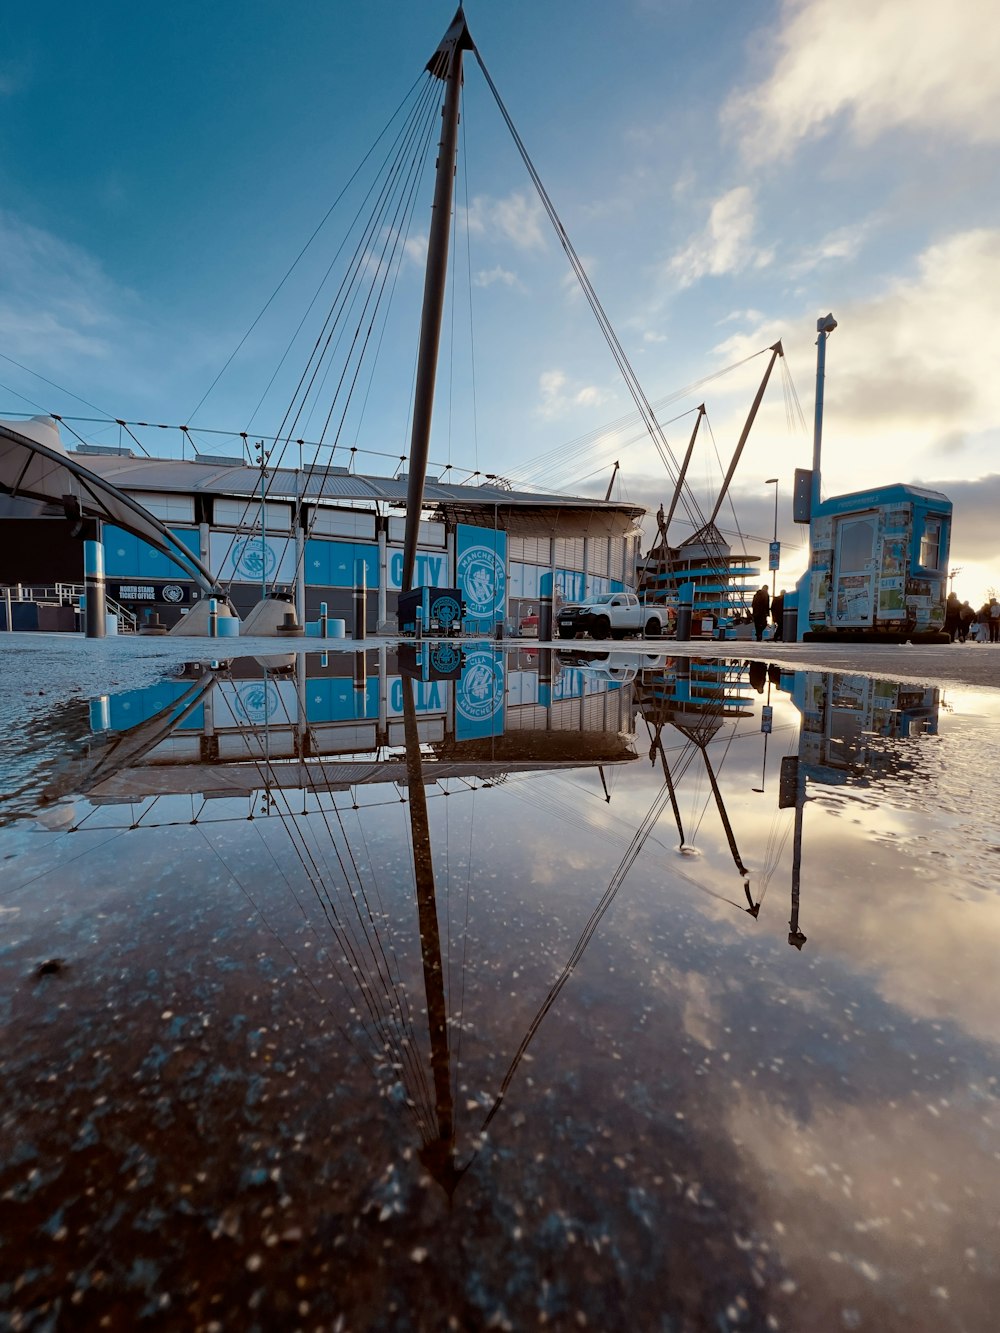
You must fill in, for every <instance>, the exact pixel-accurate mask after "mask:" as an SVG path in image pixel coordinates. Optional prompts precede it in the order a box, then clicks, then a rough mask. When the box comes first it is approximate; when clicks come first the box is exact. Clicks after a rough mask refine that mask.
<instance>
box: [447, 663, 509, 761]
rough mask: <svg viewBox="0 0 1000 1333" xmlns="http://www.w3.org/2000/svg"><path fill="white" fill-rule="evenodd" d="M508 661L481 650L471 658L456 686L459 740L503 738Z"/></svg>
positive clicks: (456, 715)
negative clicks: (504, 697) (481, 737)
mask: <svg viewBox="0 0 1000 1333" xmlns="http://www.w3.org/2000/svg"><path fill="white" fill-rule="evenodd" d="M503 696H504V659H503V654H502V653H494V652H493V651H492V650H491V649H489V648H481V649H477V650H474V651H473V652H470V653H468V654H467V656H466V659H465V669H464V670H463V672H462V677H461V679H460V680H458V681H456V683H455V737H456V739H457V740H462V741H464V740H471V739H473V738H475V737H477V736H500V735H502V734H503Z"/></svg>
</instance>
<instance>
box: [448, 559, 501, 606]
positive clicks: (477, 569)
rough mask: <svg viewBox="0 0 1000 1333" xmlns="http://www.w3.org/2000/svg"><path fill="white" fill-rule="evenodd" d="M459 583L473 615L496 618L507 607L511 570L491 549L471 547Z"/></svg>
mask: <svg viewBox="0 0 1000 1333" xmlns="http://www.w3.org/2000/svg"><path fill="white" fill-rule="evenodd" d="M457 572H458V584H459V587H461V589H462V590H463V592H464V593H465V604H466V606H467V607H468V609H469V612H470V614H471V615H473V616H492V615H493V613H494V611H496V610H497V609H498V608H499V607H501V606H503V600H504V590H505V588H506V586H507V571H506V570H505V569H504V566H503V560H502V558H501V557H500V556H499V554H498V553H497V552H495V551H493V550H492V549H491V548H490V547H489V546H470V547H468V548H467V549H466V550H465V551H463V552H462V554H461V556H460V557H459V561H458V571H457Z"/></svg>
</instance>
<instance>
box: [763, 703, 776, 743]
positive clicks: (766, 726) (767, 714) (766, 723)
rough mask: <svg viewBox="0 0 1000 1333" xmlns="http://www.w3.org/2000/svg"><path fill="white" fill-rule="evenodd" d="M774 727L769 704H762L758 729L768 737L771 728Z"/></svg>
mask: <svg viewBox="0 0 1000 1333" xmlns="http://www.w3.org/2000/svg"><path fill="white" fill-rule="evenodd" d="M773 726H774V709H773V707H772V706H771V705H770V704H764V706H763V707H762V708H761V710H760V729H761V731H762V732H763V733H764V735H765V736H770V734H771V728H772V727H773Z"/></svg>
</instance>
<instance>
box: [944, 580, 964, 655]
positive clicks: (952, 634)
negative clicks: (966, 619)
mask: <svg viewBox="0 0 1000 1333" xmlns="http://www.w3.org/2000/svg"><path fill="white" fill-rule="evenodd" d="M961 623H962V604H961V602H960V601H959V600H958V593H957V592H955V591H954V590H952V591H951V592H950V593H949V594H948V600H947V601H946V602H945V604H944V630H945V633H946V634H947V635H948V638H949V639H951V641H952V643H954V642H955V638H956V636H957V634H958V630H959V626H960V625H961Z"/></svg>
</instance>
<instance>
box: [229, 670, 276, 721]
mask: <svg viewBox="0 0 1000 1333" xmlns="http://www.w3.org/2000/svg"><path fill="white" fill-rule="evenodd" d="M235 704H236V707H235V709H234V711H235V712H236V713H238V714H239V713H242V714H243V716H244V717H245V718H246V720H247V721H248V722H249V723H250V724H251V726H257V725H258V724H259V723H261V722H268V721H270V719H271V718H272V717H274V716H275V715H276V714H277V712H278V709H279V708H280V707H281V696H280V695H279V694H278V690H277V687H276V686H275V685H274V684H273V683H272V682H270V681H263V680H258V681H254V682H253V683H252V684H250V685H243V686H241V687H240V688H239V689H237V691H236V700H235Z"/></svg>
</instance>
